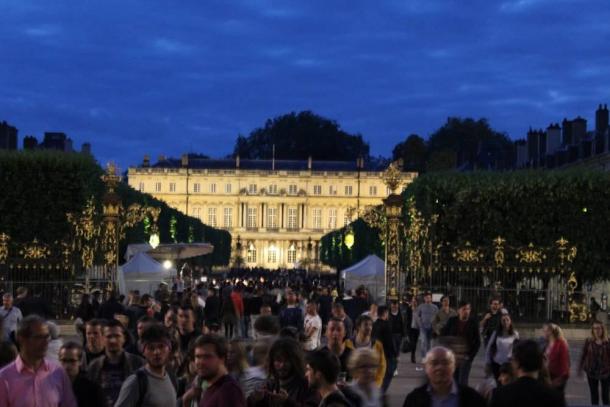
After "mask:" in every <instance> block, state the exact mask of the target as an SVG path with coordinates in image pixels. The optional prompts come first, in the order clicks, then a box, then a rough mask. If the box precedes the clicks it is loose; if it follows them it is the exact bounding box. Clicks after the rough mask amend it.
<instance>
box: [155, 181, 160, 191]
mask: <svg viewBox="0 0 610 407" xmlns="http://www.w3.org/2000/svg"><path fill="white" fill-rule="evenodd" d="M155 192H161V183H160V182H155Z"/></svg>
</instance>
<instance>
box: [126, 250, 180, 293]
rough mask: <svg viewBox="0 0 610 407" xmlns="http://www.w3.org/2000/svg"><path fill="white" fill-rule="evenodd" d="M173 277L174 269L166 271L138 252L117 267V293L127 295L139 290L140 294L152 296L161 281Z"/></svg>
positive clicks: (144, 254)
mask: <svg viewBox="0 0 610 407" xmlns="http://www.w3.org/2000/svg"><path fill="white" fill-rule="evenodd" d="M175 275H176V269H175V268H173V267H172V268H170V269H166V268H165V267H163V265H162V264H161V263H159V262H158V261H156V260H154V259H153V258H151V257H150V256H149V255H147V254H146V253H144V252H140V253H137V254H135V255H134V256H133V257H132V258H131V260H129V261H128V262H127V263H125V264H123V265H122V266H120V267H119V273H118V283H119V292H120V293H121V294H127V293H128V292H129V291H130V290H139V291H140V294H145V293H148V294H152V293H153V292H154V291H155V290H156V289H157V287H158V286H159V283H160V282H161V281H163V280H165V279H166V278H169V277H172V276H175Z"/></svg>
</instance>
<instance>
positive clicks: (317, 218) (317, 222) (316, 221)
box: [311, 208, 322, 229]
mask: <svg viewBox="0 0 610 407" xmlns="http://www.w3.org/2000/svg"><path fill="white" fill-rule="evenodd" d="M311 218H312V226H313V228H314V229H322V209H320V208H313V210H312V214H311Z"/></svg>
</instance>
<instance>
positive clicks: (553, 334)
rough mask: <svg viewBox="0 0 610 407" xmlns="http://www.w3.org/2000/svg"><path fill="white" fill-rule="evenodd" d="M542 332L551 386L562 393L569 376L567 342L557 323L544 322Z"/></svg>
mask: <svg viewBox="0 0 610 407" xmlns="http://www.w3.org/2000/svg"><path fill="white" fill-rule="evenodd" d="M542 333H543V335H544V339H545V340H546V342H547V346H546V348H545V350H544V355H545V357H546V365H547V369H548V372H549V376H550V378H551V387H553V388H554V389H556V390H557V391H559V392H561V393H562V394H563V393H564V392H565V389H566V384H567V383H568V379H569V378H570V354H569V351H568V342H567V341H566V340H565V338H564V337H563V331H562V330H561V328H560V327H559V326H558V325H557V324H554V323H551V322H549V323H546V324H544V325H543V327H542Z"/></svg>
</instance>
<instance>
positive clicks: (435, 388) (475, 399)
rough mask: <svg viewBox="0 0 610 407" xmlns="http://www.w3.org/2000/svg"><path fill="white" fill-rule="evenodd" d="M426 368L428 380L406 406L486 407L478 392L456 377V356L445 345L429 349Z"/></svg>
mask: <svg viewBox="0 0 610 407" xmlns="http://www.w3.org/2000/svg"><path fill="white" fill-rule="evenodd" d="M424 367H425V370H426V378H427V381H428V383H426V384H424V385H423V386H421V387H418V388H416V389H415V390H413V391H412V392H411V393H409V394H408V395H407V398H406V399H405V402H404V404H403V407H432V406H443V407H485V405H486V403H485V399H484V398H483V397H482V396H481V395H479V393H477V392H476V391H475V390H474V389H472V388H470V387H468V386H460V385H459V384H458V383H456V381H455V380H454V378H453V372H454V371H455V355H454V354H453V352H452V351H451V350H449V349H447V348H444V347H442V346H437V347H434V348H432V349H430V351H429V352H428V353H427V354H426V357H425V358H424Z"/></svg>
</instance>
